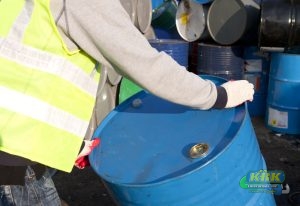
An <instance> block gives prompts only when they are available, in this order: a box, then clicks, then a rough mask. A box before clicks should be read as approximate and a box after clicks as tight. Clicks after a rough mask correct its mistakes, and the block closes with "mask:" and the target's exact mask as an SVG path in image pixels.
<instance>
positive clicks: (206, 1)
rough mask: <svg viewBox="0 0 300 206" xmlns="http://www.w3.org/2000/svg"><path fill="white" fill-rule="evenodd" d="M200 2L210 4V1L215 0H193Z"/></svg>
mask: <svg viewBox="0 0 300 206" xmlns="http://www.w3.org/2000/svg"><path fill="white" fill-rule="evenodd" d="M193 1H195V2H197V3H199V4H208V3H211V2H213V0H193Z"/></svg>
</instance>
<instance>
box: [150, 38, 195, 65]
mask: <svg viewBox="0 0 300 206" xmlns="http://www.w3.org/2000/svg"><path fill="white" fill-rule="evenodd" d="M149 43H150V44H151V46H152V47H154V48H155V49H157V50H158V51H164V52H165V53H167V54H168V55H170V56H171V57H172V58H173V59H174V60H175V61H176V62H177V63H178V64H180V65H181V66H184V67H186V68H187V67H188V64H189V63H188V55H189V43H188V42H186V41H184V40H179V39H178V40H176V39H150V40H149Z"/></svg>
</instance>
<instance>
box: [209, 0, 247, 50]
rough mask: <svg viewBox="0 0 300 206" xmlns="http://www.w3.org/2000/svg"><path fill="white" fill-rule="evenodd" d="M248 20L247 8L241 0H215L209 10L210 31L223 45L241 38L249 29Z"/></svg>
mask: <svg viewBox="0 0 300 206" xmlns="http://www.w3.org/2000/svg"><path fill="white" fill-rule="evenodd" d="M247 21H248V20H247V10H246V8H245V6H244V4H243V2H242V1H241V0H214V1H213V2H212V4H211V5H210V7H209V10H208V15H207V27H208V31H209V33H210V36H211V37H212V38H213V39H214V41H215V42H217V43H219V44H221V45H231V44H233V43H236V42H237V41H238V40H240V39H241V38H242V36H243V35H244V33H245V31H246V29H247Z"/></svg>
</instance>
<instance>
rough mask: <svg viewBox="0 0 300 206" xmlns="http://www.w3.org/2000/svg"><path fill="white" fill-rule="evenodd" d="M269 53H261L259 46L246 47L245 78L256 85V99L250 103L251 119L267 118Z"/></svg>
mask: <svg viewBox="0 0 300 206" xmlns="http://www.w3.org/2000/svg"><path fill="white" fill-rule="evenodd" d="M269 59H270V57H269V53H267V52H263V51H260V50H259V48H258V47H257V46H246V47H244V60H245V72H244V78H245V79H246V80H248V81H249V82H251V83H252V84H253V85H254V91H255V92H254V98H253V101H252V102H248V111H249V114H250V116H251V117H253V116H265V115H266V105H267V93H268V81H269V80H268V79H269V78H268V75H269V68H270V60H269Z"/></svg>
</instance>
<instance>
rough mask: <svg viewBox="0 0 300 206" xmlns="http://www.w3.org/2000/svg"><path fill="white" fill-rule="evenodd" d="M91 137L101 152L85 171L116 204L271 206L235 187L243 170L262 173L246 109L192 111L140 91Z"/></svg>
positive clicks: (266, 197)
mask: <svg viewBox="0 0 300 206" xmlns="http://www.w3.org/2000/svg"><path fill="white" fill-rule="evenodd" d="M202 77H203V78H205V79H209V80H211V81H213V82H214V83H216V84H217V85H220V84H222V83H224V82H226V80H224V79H221V78H218V77H213V76H202ZM94 135H95V136H96V137H101V146H99V147H97V148H95V149H94V150H93V152H92V153H91V155H90V156H89V158H90V162H91V166H92V168H93V169H94V171H95V172H96V173H97V174H98V175H99V176H100V177H101V178H102V180H103V182H104V184H105V186H106V188H107V189H108V190H109V192H110V194H111V196H112V197H113V199H114V200H115V201H116V203H117V204H118V205H122V206H129V205H140V206H144V205H155V206H165V205H168V206H175V205H177V206H188V205H189V206H195V205H201V206H207V205H220V204H221V205H231V206H241V205H263V206H270V205H275V201H274V197H273V195H272V194H267V193H265V192H260V193H253V192H250V191H249V190H248V189H247V187H242V186H241V185H244V184H241V183H243V182H244V181H243V180H244V178H245V176H246V175H247V174H248V173H249V172H250V171H259V170H261V169H262V170H264V169H266V165H265V161H264V158H263V156H262V154H261V152H260V149H259V145H258V142H257V138H256V137H255V132H254V129H253V127H252V124H251V119H250V117H249V115H248V112H247V105H246V104H243V105H240V106H239V107H236V108H231V109H223V110H214V109H212V110H207V111H205V110H196V109H191V108H188V107H185V106H181V105H178V104H173V103H171V102H168V101H166V100H163V99H161V98H158V97H156V96H153V95H151V94H149V93H145V92H144V91H142V92H139V93H138V94H135V95H134V96H132V97H131V98H129V99H127V100H126V101H125V102H123V103H122V104H120V105H119V106H118V107H116V108H115V109H114V110H113V111H112V112H111V113H110V114H109V115H108V116H107V117H106V118H105V119H104V120H103V122H102V123H101V125H100V126H99V127H98V128H97V130H96V132H95V134H94Z"/></svg>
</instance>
